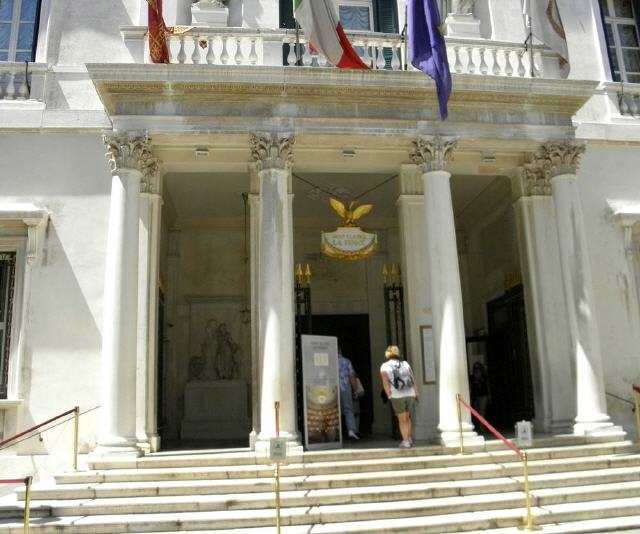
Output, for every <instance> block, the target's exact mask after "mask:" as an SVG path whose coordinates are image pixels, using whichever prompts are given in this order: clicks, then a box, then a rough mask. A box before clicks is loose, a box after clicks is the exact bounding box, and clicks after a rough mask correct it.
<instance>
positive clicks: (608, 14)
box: [600, 0, 640, 83]
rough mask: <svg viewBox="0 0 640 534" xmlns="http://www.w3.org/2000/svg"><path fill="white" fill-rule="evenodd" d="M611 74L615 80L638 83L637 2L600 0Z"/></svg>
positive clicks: (639, 50) (638, 40)
mask: <svg viewBox="0 0 640 534" xmlns="http://www.w3.org/2000/svg"><path fill="white" fill-rule="evenodd" d="M600 9H601V11H602V18H603V21H604V31H605V37H606V40H607V50H608V52H609V63H610V65H611V74H612V76H613V79H614V80H615V81H624V82H632V83H640V39H639V38H638V23H637V21H638V15H639V14H640V13H639V12H638V3H637V2H636V1H634V0H600Z"/></svg>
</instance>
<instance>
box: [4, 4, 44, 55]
mask: <svg viewBox="0 0 640 534" xmlns="http://www.w3.org/2000/svg"><path fill="white" fill-rule="evenodd" d="M39 14H40V0H0V61H33V60H34V58H35V48H36V46H35V45H36V37H37V33H38V32H37V27H38V19H39Z"/></svg>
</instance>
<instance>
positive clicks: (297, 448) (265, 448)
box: [254, 433, 304, 464]
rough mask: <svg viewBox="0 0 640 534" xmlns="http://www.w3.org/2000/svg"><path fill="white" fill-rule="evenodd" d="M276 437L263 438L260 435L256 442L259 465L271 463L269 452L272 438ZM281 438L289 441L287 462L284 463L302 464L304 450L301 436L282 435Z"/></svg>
mask: <svg viewBox="0 0 640 534" xmlns="http://www.w3.org/2000/svg"><path fill="white" fill-rule="evenodd" d="M272 437H275V436H263V435H262V434H258V436H257V439H256V442H255V448H254V450H255V453H256V459H257V461H258V463H270V460H269V452H270V447H271V441H270V440H271V438H272ZM280 437H281V438H284V439H286V440H287V461H286V462H283V463H289V464H292V463H294V464H295V463H301V462H302V455H303V453H304V448H303V446H302V443H301V441H300V435H299V434H297V433H296V434H288V433H280Z"/></svg>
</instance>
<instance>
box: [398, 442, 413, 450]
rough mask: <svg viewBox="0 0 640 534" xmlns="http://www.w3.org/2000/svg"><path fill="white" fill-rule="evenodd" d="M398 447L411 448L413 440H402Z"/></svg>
mask: <svg viewBox="0 0 640 534" xmlns="http://www.w3.org/2000/svg"><path fill="white" fill-rule="evenodd" d="M398 448H400V449H410V448H411V442H410V441H401V442H400V445H398Z"/></svg>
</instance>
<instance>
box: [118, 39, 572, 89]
mask: <svg viewBox="0 0 640 534" xmlns="http://www.w3.org/2000/svg"><path fill="white" fill-rule="evenodd" d="M146 31H147V28H146V27H143V26H127V27H122V28H121V33H122V36H123V39H124V41H125V43H126V45H127V47H128V48H129V50H130V52H131V53H132V55H133V58H134V61H135V62H136V63H148V62H149V52H148V42H147V37H146ZM348 36H349V38H350V40H351V42H352V44H353V45H354V46H355V49H356V51H357V52H358V54H359V55H360V57H361V58H362V60H363V61H364V62H365V63H366V64H368V65H370V66H371V68H372V69H374V70H403V69H404V63H405V62H404V57H405V50H404V43H403V42H402V40H401V37H400V35H398V34H385V33H373V32H371V33H364V32H357V33H356V32H354V33H350V34H348ZM296 41H297V42H298V43H299V44H298V50H297V53H296ZM169 53H170V57H171V63H177V64H205V65H206V64H208V65H259V66H290V67H293V66H295V65H296V63H298V64H299V65H302V66H306V67H331V66H332V65H331V64H329V63H328V62H327V60H326V59H325V58H324V57H322V56H320V55H318V54H317V53H316V52H313V51H312V50H311V49H310V47H309V46H308V44H307V41H306V39H305V38H304V36H303V35H302V34H300V36H299V37H298V38H297V39H296V32H295V30H284V29H277V30H268V29H252V28H199V27H194V28H190V29H188V30H187V31H185V33H182V34H180V35H171V36H170V37H169ZM447 54H448V58H449V65H450V68H451V72H454V73H457V74H477V75H483V76H509V77H517V78H529V77H531V66H530V65H531V57H530V55H529V54H530V53H529V52H528V51H525V49H524V47H523V45H522V43H508V42H502V41H489V40H485V39H453V38H448V39H447ZM298 58H299V59H298ZM409 69H410V70H415V69H413V67H411V66H409ZM533 70H534V76H535V77H536V78H551V79H558V78H561V77H562V76H561V72H560V67H559V56H557V55H556V54H555V53H554V52H553V51H551V50H549V49H548V48H546V47H542V46H539V47H534V50H533Z"/></svg>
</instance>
